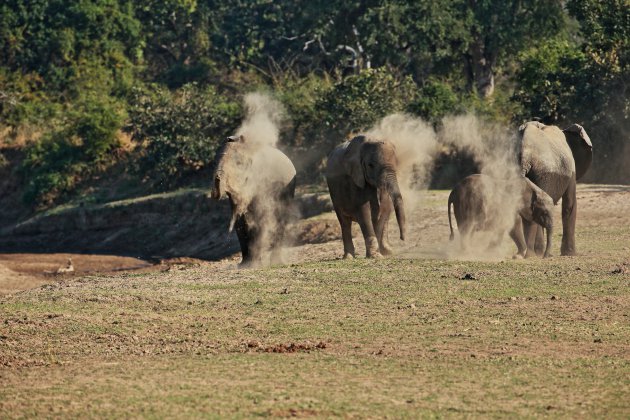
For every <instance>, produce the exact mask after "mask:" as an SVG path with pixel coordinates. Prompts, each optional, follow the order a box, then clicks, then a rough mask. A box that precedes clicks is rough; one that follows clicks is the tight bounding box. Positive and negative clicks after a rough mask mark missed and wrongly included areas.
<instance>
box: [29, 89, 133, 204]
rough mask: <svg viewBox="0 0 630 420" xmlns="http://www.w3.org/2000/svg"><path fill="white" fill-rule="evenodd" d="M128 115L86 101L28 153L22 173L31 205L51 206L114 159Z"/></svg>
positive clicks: (103, 105)
mask: <svg viewBox="0 0 630 420" xmlns="http://www.w3.org/2000/svg"><path fill="white" fill-rule="evenodd" d="M123 121H124V113H122V112H120V111H119V109H118V108H117V106H116V105H115V104H110V103H101V102H95V101H92V100H87V101H84V102H83V103H82V104H80V105H79V106H78V108H77V109H76V110H72V111H69V112H68V116H67V120H66V121H65V122H64V123H62V125H61V126H60V127H59V128H57V129H53V130H52V131H50V132H49V133H47V134H45V135H44V136H43V137H42V139H40V140H39V141H38V142H36V143H32V144H30V145H29V146H28V147H27V149H26V156H25V159H24V161H23V162H22V164H21V168H20V169H21V173H22V175H23V177H24V181H25V183H26V188H25V191H24V195H23V198H24V201H25V202H26V203H27V204H36V205H49V204H52V203H53V202H54V201H55V200H56V199H57V198H58V197H59V196H60V195H61V194H63V193H68V192H70V191H72V190H73V189H74V188H75V186H76V185H77V183H78V182H79V181H80V180H81V179H82V178H83V177H85V176H87V175H90V174H92V173H93V172H94V171H96V170H97V169H98V168H99V167H100V166H102V165H103V164H105V163H106V162H107V161H108V160H110V159H111V155H110V154H109V152H110V151H111V150H112V149H115V148H116V147H118V146H119V145H120V143H119V139H118V135H117V133H118V131H119V130H120V128H121V126H122V124H123Z"/></svg>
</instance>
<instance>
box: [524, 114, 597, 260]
mask: <svg viewBox="0 0 630 420" xmlns="http://www.w3.org/2000/svg"><path fill="white" fill-rule="evenodd" d="M519 133H520V142H519V144H520V150H519V161H520V166H521V174H522V175H523V176H526V177H527V178H529V179H531V180H532V182H533V183H534V184H536V185H538V186H539V187H540V188H542V189H543V190H544V191H545V192H546V193H547V194H549V195H550V196H551V198H552V199H553V202H554V203H557V202H558V201H559V200H560V199H561V198H562V245H561V247H560V254H561V255H575V253H576V247H575V222H576V219H577V200H576V181H577V180H578V179H580V178H581V177H582V176H583V175H584V174H585V173H586V171H587V170H588V168H589V167H590V165H591V161H592V160H593V144H592V143H591V140H590V138H589V137H588V134H586V131H585V130H584V128H582V126H580V125H578V124H573V125H571V126H569V127H568V128H566V129H564V130H560V129H559V128H558V127H556V126H552V125H545V124H542V123H539V122H528V123H525V124H523V125H522V126H521V127H520V128H519ZM523 223H524V227H525V232H526V236H527V238H528V241H530V242H528V246H529V247H530V248H531V247H534V246H535V248H536V251H537V252H538V253H540V252H541V251H542V249H541V248H542V242H543V241H542V230H541V229H540V228H539V227H537V226H536V225H534V224H532V223H528V222H527V221H524V222H523ZM530 230H537V232H536V235H534V234H532V233H531V232H530Z"/></svg>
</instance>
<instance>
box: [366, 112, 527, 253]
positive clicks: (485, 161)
mask: <svg viewBox="0 0 630 420" xmlns="http://www.w3.org/2000/svg"><path fill="white" fill-rule="evenodd" d="M366 134H367V135H368V136H370V137H372V138H377V139H383V140H388V141H391V142H392V143H393V144H394V145H395V147H396V150H397V154H398V157H399V165H400V167H399V183H400V186H401V190H402V193H403V199H404V201H405V208H406V211H407V214H408V215H414V216H412V217H411V218H415V217H419V218H422V214H417V213H418V212H417V209H418V207H419V204H420V200H421V195H420V190H426V189H427V186H428V183H429V180H430V179H429V178H430V174H431V171H432V169H433V165H434V162H435V158H436V156H437V154H438V152H439V151H440V150H444V149H454V150H456V151H457V152H459V153H466V154H468V155H470V156H471V157H472V158H473V160H474V161H475V163H476V165H477V167H478V168H479V171H480V173H482V174H486V175H489V176H491V177H493V178H495V179H500V180H504V181H505V185H506V186H507V188H505V189H494V188H484V187H483V186H482V187H481V188H482V189H483V191H480V193H481V194H483V196H484V198H485V201H486V203H487V205H488V206H489V207H491V208H493V209H496V211H491V212H489V213H491V214H493V215H494V216H495V217H494V218H493V220H492V223H491V226H492V229H491V231H486V232H477V233H475V235H474V236H473V238H472V239H471V243H470V244H468V245H469V246H466V247H463V246H462V245H463V244H462V243H461V242H460V238H459V237H458V235H457V236H456V240H455V241H453V242H451V243H449V241H448V231H447V230H445V232H444V238H445V241H444V242H443V243H441V244H436V246H435V248H434V250H433V251H432V252H431V254H432V255H434V256H436V257H442V258H465V259H496V258H501V257H503V256H504V255H505V254H506V252H508V247H511V246H512V242H511V241H510V242H507V241H503V242H502V244H503V246H502V247H494V248H493V247H491V246H490V243H491V242H492V241H493V240H494V239H496V238H497V237H501V235H503V236H504V237H508V235H507V234H506V233H507V232H508V231H509V229H510V228H511V227H512V225H513V223H514V216H515V214H516V212H517V207H518V205H519V202H520V201H519V199H520V184H519V183H518V182H517V181H518V179H519V177H520V169H519V166H518V164H517V160H516V155H517V153H516V149H517V147H518V143H517V136H516V133H515V132H514V131H510V130H509V129H508V128H506V127H504V126H501V125H499V124H494V123H487V122H484V121H482V119H480V118H478V117H477V116H475V115H471V114H467V115H457V116H448V117H445V118H444V119H443V120H442V123H441V124H440V128H439V129H438V130H437V131H436V130H434V129H433V127H432V126H431V125H429V124H428V123H426V122H425V121H423V120H422V119H420V118H418V117H414V116H410V115H405V114H393V115H389V116H387V117H385V118H383V119H382V120H381V121H380V122H379V123H377V124H376V125H375V126H374V127H373V128H372V129H370V130H368V132H367V133H366ZM444 209H445V211H444V219H443V220H445V221H446V220H447V213H446V209H447V203H446V202H445V203H444ZM456 226H457V225H456V222H455V218H454V215H453V227H454V229H456ZM414 242H415V241H413V240H412V241H411V243H410V244H408V245H406V246H403V247H404V248H405V249H404V251H403V253H404V254H405V255H408V256H413V255H414V253H415V252H414V247H415V243H414ZM509 249H511V248H509ZM424 255H426V254H424Z"/></svg>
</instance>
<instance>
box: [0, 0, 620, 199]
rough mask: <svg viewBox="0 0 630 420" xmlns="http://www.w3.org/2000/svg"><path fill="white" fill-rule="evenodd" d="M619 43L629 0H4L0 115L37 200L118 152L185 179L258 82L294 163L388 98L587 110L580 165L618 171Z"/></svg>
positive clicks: (355, 126)
mask: <svg viewBox="0 0 630 420" xmlns="http://www.w3.org/2000/svg"><path fill="white" fill-rule="evenodd" d="M629 43H630V4H629V3H628V1H627V0H566V1H564V0H500V1H499V0H440V1H437V0H417V1H405V0H344V1H341V0H327V1H321V0H308V1H298V0H293V1H290V0H273V1H272V0H249V1H234V0H232V1H226V0H205V1H203V0H166V1H162V0H160V1H157V0H137V1H130V0H81V1H69V0H28V1H27V0H5V1H3V2H2V4H1V5H0V130H2V131H1V133H2V143H3V144H4V145H5V146H4V147H12V148H14V149H15V148H17V149H20V153H21V155H20V156H21V159H20V162H19V165H18V166H17V167H16V168H15V170H13V171H12V174H13V175H14V176H15V177H16V178H19V180H20V183H21V185H22V187H23V197H24V200H25V201H26V202H27V203H30V204H40V205H41V204H50V203H53V202H55V200H58V199H59V198H60V197H64V195H65V196H66V197H67V196H68V195H67V194H68V193H70V192H72V191H73V190H75V189H76V188H77V187H78V186H79V185H80V183H81V182H85V181H86V180H89V179H91V178H93V177H94V176H96V175H97V174H102V173H104V172H106V171H108V170H110V171H111V168H112V167H115V166H116V165H118V167H119V168H120V167H121V162H124V165H123V166H124V167H125V172H128V173H135V174H137V175H139V174H140V176H139V178H144V179H145V180H146V179H150V182H148V183H147V185H148V187H147V188H157V186H160V188H170V187H173V186H178V185H183V184H186V182H187V180H189V179H191V177H192V178H194V176H195V174H200V173H204V171H206V170H207V166H208V165H209V161H210V160H211V159H212V156H213V152H214V150H215V148H216V145H217V144H218V142H220V141H221V140H222V139H223V138H224V137H225V136H226V135H229V134H232V132H233V130H234V129H235V128H236V127H237V126H238V124H239V122H240V119H241V118H242V113H243V110H242V104H241V99H242V95H243V94H244V93H246V92H250V91H252V90H261V89H262V90H267V91H269V92H273V94H274V95H275V96H276V97H277V98H278V99H279V100H280V101H281V102H282V103H283V104H284V106H285V107H286V110H287V114H288V115H287V116H288V118H287V119H286V121H287V122H286V126H285V127H283V134H282V135H283V137H282V143H283V144H282V147H283V148H287V149H290V150H292V151H293V152H291V151H290V152H289V153H290V154H292V155H293V156H294V157H295V158H296V160H297V161H298V162H297V164H298V166H299V167H301V168H304V171H305V172H308V170H307V169H308V168H310V169H311V171H310V172H315V171H312V169H313V168H315V167H316V164H317V161H318V159H321V157H322V156H323V155H325V153H326V152H327V151H328V150H330V148H331V147H332V145H333V144H335V143H337V142H338V141H340V140H341V139H343V138H344V137H345V136H346V135H347V134H348V133H349V132H351V131H357V130H361V129H364V128H367V127H369V126H371V125H372V124H374V123H375V122H376V121H377V120H378V119H380V118H382V117H383V116H385V115H387V114H390V113H392V112H408V113H411V114H414V115H419V116H421V117H423V118H425V119H426V120H428V121H430V122H432V123H433V124H436V125H438V124H439V123H440V120H441V118H442V117H443V116H444V115H446V114H451V113H461V112H474V113H476V114H477V115H479V116H481V117H483V118H487V119H489V120H493V121H501V122H504V123H505V124H507V125H510V126H515V125H518V124H520V123H521V122H523V121H527V120H531V119H533V118H539V119H540V120H541V121H543V122H545V123H550V124H558V125H560V126H562V125H568V124H569V123H572V122H577V123H580V124H582V125H583V126H584V127H585V128H586V129H587V131H588V132H589V134H590V136H591V138H592V139H593V143H594V146H595V156H596V157H595V167H594V171H593V173H592V174H591V178H590V179H591V180H595V181H601V182H629V181H630V170H628V166H630V162H629V161H628V160H626V159H625V158H624V156H625V157H627V155H628V153H629V152H630V146H627V140H628V134H627V133H628V129H629V128H630V100H629V98H628V94H627V85H628V83H630V64H629V63H630V45H629ZM311 151H318V152H319V153H317V152H316V153H307V152H311ZM1 165H5V166H6V165H7V159H6V158H4V157H2V155H0V166H1ZM310 175H311V176H315V175H313V174H310ZM303 176H305V177H306V178H308V176H309V173H307V174H306V175H303Z"/></svg>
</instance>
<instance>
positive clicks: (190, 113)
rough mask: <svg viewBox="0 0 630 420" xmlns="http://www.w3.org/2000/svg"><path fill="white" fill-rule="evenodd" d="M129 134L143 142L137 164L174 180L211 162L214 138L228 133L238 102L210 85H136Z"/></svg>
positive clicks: (216, 140)
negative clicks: (144, 87)
mask: <svg viewBox="0 0 630 420" xmlns="http://www.w3.org/2000/svg"><path fill="white" fill-rule="evenodd" d="M129 114H130V120H131V131H132V133H133V137H134V139H136V140H137V141H141V142H144V146H145V152H146V154H145V156H144V158H143V159H142V162H141V166H142V167H143V169H144V170H149V171H156V172H157V173H158V174H161V175H162V176H164V177H165V178H167V177H168V179H170V180H172V181H175V180H176V179H177V178H178V177H181V176H182V175H184V174H186V173H189V172H193V171H198V170H200V169H201V168H203V167H205V166H207V165H208V164H209V163H211V161H212V159H213V157H214V152H215V150H216V148H217V146H218V145H219V143H220V142H221V141H222V140H223V139H224V138H225V137H226V136H229V135H231V134H233V132H234V130H235V129H236V128H237V127H238V124H239V122H240V119H241V116H242V110H241V106H240V104H239V103H238V102H235V101H231V100H229V98H226V97H224V96H222V95H220V94H218V93H217V92H216V91H215V90H214V88H212V87H205V88H200V87H199V86H198V85H197V84H195V83H191V84H187V85H185V86H183V87H182V88H181V89H179V90H177V91H174V92H170V91H169V90H167V89H164V88H161V87H159V86H151V87H150V88H148V89H147V90H145V91H141V90H136V92H135V94H134V98H133V99H132V104H131V106H130V111H129Z"/></svg>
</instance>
